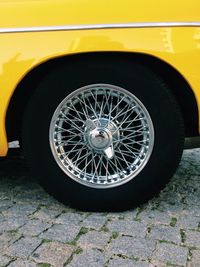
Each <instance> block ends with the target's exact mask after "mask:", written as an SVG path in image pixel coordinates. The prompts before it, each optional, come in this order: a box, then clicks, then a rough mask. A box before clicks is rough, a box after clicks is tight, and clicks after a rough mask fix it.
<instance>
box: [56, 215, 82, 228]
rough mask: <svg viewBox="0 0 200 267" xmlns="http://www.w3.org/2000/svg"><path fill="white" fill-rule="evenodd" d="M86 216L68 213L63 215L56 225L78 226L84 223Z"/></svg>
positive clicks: (57, 219)
mask: <svg viewBox="0 0 200 267" xmlns="http://www.w3.org/2000/svg"><path fill="white" fill-rule="evenodd" d="M84 217H85V216H84V215H81V214H78V213H75V212H67V213H62V214H61V215H60V216H59V217H58V218H56V221H55V222H56V223H58V224H59V223H61V224H69V225H70V224H72V225H78V224H80V223H81V221H83V219H84Z"/></svg>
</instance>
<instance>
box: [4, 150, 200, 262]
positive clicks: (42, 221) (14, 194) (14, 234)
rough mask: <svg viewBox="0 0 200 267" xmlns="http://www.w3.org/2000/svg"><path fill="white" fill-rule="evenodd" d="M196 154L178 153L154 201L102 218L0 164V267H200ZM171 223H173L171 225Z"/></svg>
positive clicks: (199, 166)
mask: <svg viewBox="0 0 200 267" xmlns="http://www.w3.org/2000/svg"><path fill="white" fill-rule="evenodd" d="M199 156H200V149H196V150H192V151H185V152H184V155H183V159H182V161H181V164H180V167H179V169H178V171H177V172H176V174H175V175H174V176H173V178H172V179H171V181H170V183H169V184H168V185H167V186H166V187H165V189H164V190H163V191H162V192H161V193H160V195H159V196H158V197H156V198H154V199H152V200H150V201H149V202H148V203H146V204H145V205H143V206H140V207H138V208H136V209H133V210H129V211H126V212H109V213H95V212H92V213H88V212H80V211H76V210H74V209H72V208H69V207H66V206H64V205H63V204H60V203H59V202H58V201H56V200H55V199H53V198H52V197H50V196H49V195H48V194H47V193H46V192H45V191H44V190H43V189H42V188H41V187H40V186H39V185H38V184H37V183H36V182H35V181H33V180H29V179H28V177H27V175H26V171H25V170H24V171H23V168H21V171H20V172H19V170H18V167H17V166H18V165H19V164H18V162H17V163H16V164H15V163H12V161H11V160H10V161H9V163H8V164H7V167H6V168H5V167H3V166H2V165H1V164H2V163H1V161H0V266H4V267H5V266H11V267H12V266H14V267H18V266H19V267H24V266H28V267H32V266H37V267H41V266H48V265H49V266H54V267H62V266H63V263H64V264H65V265H66V266H74V267H77V266H80V267H81V266H84V267H85V266H89V267H90V266H92V267H93V266H94V267H96V266H97V267H101V266H102V267H105V266H106V267H111V266H120V267H127V266H132V267H134V266H136V267H143V266H144V267H146V266H149V267H166V266H170V264H172V265H171V266H173V267H175V266H176V267H180V266H182V267H186V266H187V267H200V264H199V263H200V252H199V251H200V232H199V222H200V201H199V199H200V186H199V184H200V164H199ZM15 165H16V169H15V168H14V167H13V166H15ZM173 217H175V218H176V219H177V222H176V223H174V227H171V226H170V223H171V222H172V218H173ZM174 222H175V221H174ZM49 226H50V228H48V227H49ZM103 226H104V228H103V229H102V230H104V231H101V228H102V227H103ZM82 227H87V230H88V232H87V233H85V234H84V232H83V231H82V230H81V228H82ZM91 229H93V230H91ZM180 229H183V230H184V232H185V236H182V238H183V239H184V242H183V243H184V246H183V245H182V243H181V241H180V235H179V234H180ZM113 232H114V233H113ZM115 232H116V233H115ZM145 233H146V235H145V236H144V234H145ZM118 234H119V235H118ZM24 236H25V237H24ZM36 236H37V237H36ZM110 237H112V238H111V239H110ZM42 239H43V240H42ZM48 240H49V241H48ZM56 240H59V241H61V242H64V243H67V242H68V243H70V242H72V243H71V244H74V245H71V244H70V245H69V244H68V245H67V244H63V243H61V242H57V241H56ZM108 240H109V242H108ZM158 240H162V242H160V241H158ZM163 240H165V241H166V242H172V243H176V245H174V244H169V243H165V241H163ZM74 241H76V243H75V242H74ZM50 244H51V245H50ZM63 246H64V247H63ZM57 248H59V251H56V249H57ZM191 248H192V249H191ZM189 249H190V252H191V254H190V253H189ZM55 251H56V254H55V255H54V252H55ZM37 252H39V253H37ZM187 256H188V262H187ZM148 262H150V263H148Z"/></svg>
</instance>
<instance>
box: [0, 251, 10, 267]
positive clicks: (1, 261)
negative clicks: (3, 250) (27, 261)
mask: <svg viewBox="0 0 200 267" xmlns="http://www.w3.org/2000/svg"><path fill="white" fill-rule="evenodd" d="M11 261H12V259H10V258H9V257H7V256H3V255H1V254H0V267H4V266H7V265H8V264H9V262H11Z"/></svg>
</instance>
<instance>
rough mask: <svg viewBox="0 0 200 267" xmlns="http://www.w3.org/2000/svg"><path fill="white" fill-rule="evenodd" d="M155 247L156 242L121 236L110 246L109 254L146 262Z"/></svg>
mask: <svg viewBox="0 0 200 267" xmlns="http://www.w3.org/2000/svg"><path fill="white" fill-rule="evenodd" d="M155 245H156V242H154V241H152V240H146V239H143V238H132V237H128V236H121V237H118V238H117V239H115V240H114V241H113V242H112V243H111V244H110V245H109V246H108V253H111V254H120V255H124V256H127V257H134V258H141V259H144V260H146V259H148V258H150V257H151V255H152V253H153V251H154V249H155Z"/></svg>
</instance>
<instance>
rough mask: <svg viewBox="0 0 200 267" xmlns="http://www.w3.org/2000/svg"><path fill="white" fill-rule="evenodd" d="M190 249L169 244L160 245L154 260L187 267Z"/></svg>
mask: <svg viewBox="0 0 200 267" xmlns="http://www.w3.org/2000/svg"><path fill="white" fill-rule="evenodd" d="M187 256H188V249H187V248H185V247H180V246H176V245H173V244H167V243H158V246H157V249H156V251H155V252H154V254H153V257H152V258H153V259H154V260H158V261H161V262H163V263H171V264H174V265H180V266H186V262H187Z"/></svg>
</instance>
